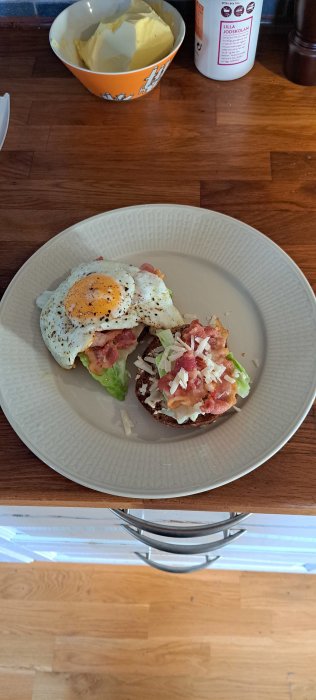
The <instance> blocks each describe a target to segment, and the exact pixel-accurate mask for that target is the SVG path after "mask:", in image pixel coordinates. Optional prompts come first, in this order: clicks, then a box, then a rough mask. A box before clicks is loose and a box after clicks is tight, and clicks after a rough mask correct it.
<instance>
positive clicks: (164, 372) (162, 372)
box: [155, 352, 166, 377]
mask: <svg viewBox="0 0 316 700" xmlns="http://www.w3.org/2000/svg"><path fill="white" fill-rule="evenodd" d="M162 356H163V352H161V353H160V355H157V357H156V358H155V360H156V367H157V370H158V374H159V377H163V376H164V374H166V370H165V369H162V367H160V362H161V358H162Z"/></svg>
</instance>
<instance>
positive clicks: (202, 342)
mask: <svg viewBox="0 0 316 700" xmlns="http://www.w3.org/2000/svg"><path fill="white" fill-rule="evenodd" d="M209 339H210V337H209V336H208V337H207V338H196V340H197V342H198V348H197V350H195V352H194V355H195V357H202V355H203V353H204V351H205V350H210V344H209V342H208V341H209Z"/></svg>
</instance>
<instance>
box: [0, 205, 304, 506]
mask: <svg viewBox="0 0 316 700" xmlns="http://www.w3.org/2000/svg"><path fill="white" fill-rule="evenodd" d="M98 259H100V260H99V261H98ZM101 259H103V261H105V262H103V261H102V260H101ZM144 263H147V264H149V265H150V266H152V268H150V267H149V268H147V270H146V266H145V268H144V267H143V265H144ZM89 265H90V267H91V265H92V267H93V266H94V267H93V270H92V268H91V269H90V267H89ZM102 265H103V266H104V265H105V266H106V271H105V273H106V274H107V275H110V277H111V280H112V287H111V295H110V296H109V297H107V298H108V300H109V305H110V306H111V304H112V302H113V304H114V301H115V299H116V297H115V293H116V292H115V284H116V283H115V280H118V278H119V275H120V274H122V270H123V271H124V274H125V277H124V279H123V277H121V278H120V280H119V281H118V282H117V284H118V285H121V287H122V285H123V287H122V288H124V298H123V301H122V304H121V310H119V311H115V313H114V316H115V315H116V317H118V318H121V319H122V318H125V325H124V324H123V326H124V328H125V334H126V337H128V333H129V334H130V329H131V328H132V327H133V328H134V326H136V325H137V324H136V321H137V323H139V322H140V323H141V324H142V326H141V327H140V331H142V330H143V327H145V328H146V327H148V326H149V325H151V326H153V325H155V324H154V323H153V322H152V319H153V317H152V313H153V307H152V309H151V310H150V311H148V306H147V305H146V303H145V302H144V299H146V298H148V299H149V297H148V296H147V297H146V294H147V292H148V284H149V285H150V280H151V279H152V278H153V277H155V275H153V274H151V273H150V270H151V269H152V270H153V271H155V273H156V271H158V272H160V271H162V272H163V273H164V280H163V281H162V280H161V278H160V277H158V276H157V277H156V281H157V285H158V287H157V288H159V289H160V297H159V299H158V300H157V297H156V296H155V294H156V292H155V293H152V290H151V295H150V299H151V300H152V303H154V301H155V304H156V306H157V307H158V309H159V311H158V313H167V315H168V314H170V313H172V314H173V313H174V314H175V321H174V323H173V325H171V326H170V325H169V327H174V326H175V325H178V320H179V316H178V315H177V314H179V315H180V319H181V316H182V318H183V319H184V321H185V323H187V324H188V325H189V324H190V319H199V321H200V322H201V324H202V326H203V325H204V326H207V324H213V326H214V318H215V319H217V318H218V319H220V321H221V323H222V324H223V326H224V327H225V329H227V330H228V332H229V336H228V341H227V343H228V347H229V349H230V350H231V351H232V352H233V353H234V357H235V358H238V361H239V363H240V364H241V365H242V370H243V372H244V373H245V374H243V375H242V376H243V377H244V378H245V377H246V376H249V377H250V391H249V393H248V392H245V393H244V394H239V395H237V396H236V397H235V396H234V397H233V400H232V401H231V406H230V407H229V410H227V411H226V412H224V413H223V414H221V415H218V416H217V417H216V420H214V421H212V422H210V421H204V422H202V423H201V425H200V426H199V427H197V426H196V425H195V426H194V425H193V422H191V423H190V421H187V422H182V424H179V425H177V424H175V425H170V422H169V423H168V421H159V420H154V418H155V417H157V416H153V415H152V413H153V411H152V412H150V411H148V410H145V407H144V405H142V401H140V400H139V398H140V397H139V396H138V398H137V396H136V394H135V383H136V385H137V382H139V377H140V375H141V373H142V371H143V370H145V371H146V366H147V369H148V364H149V370H148V371H149V372H150V362H151V361H152V363H153V364H154V362H155V352H154V357H153V358H151V359H150V357H149V356H148V355H146V352H147V351H146V347H147V346H148V345H149V343H150V342H152V340H153V338H152V337H148V335H146V334H144V333H142V332H140V334H139V339H138V340H139V341H140V342H139V344H138V345H137V340H135V345H133V346H131V347H130V351H129V352H128V353H126V358H127V359H126V358H125V359H126V367H127V371H128V375H129V376H128V375H127V374H126V377H128V385H127V383H126V391H127V393H126V397H125V400H118V398H115V391H114V394H113V391H112V394H111V393H108V391H107V390H105V387H104V386H102V385H101V383H100V381H93V379H92V378H91V376H90V372H91V365H90V371H89V372H87V368H86V365H85V363H84V362H83V361H81V362H80V360H78V358H77V360H76V363H75V365H76V366H75V368H74V369H71V366H72V364H73V361H72V360H70V361H69V364H68V365H67V362H68V360H69V357H70V354H69V347H70V346H69V336H68V335H67V334H66V335H65V333H66V330H65V329H67V328H68V326H67V323H68V321H67V320H66V321H65V324H66V325H64V326H62V328H63V332H62V333H60V332H59V331H58V332H57V335H58V333H59V335H58V337H59V341H60V342H59V350H58V351H56V346H55V345H54V344H53V346H52V347H50V346H49V342H50V341H48V340H47V336H48V335H50V334H51V333H54V330H56V328H60V325H59V326H58V323H59V321H60V319H61V316H60V308H61V307H59V306H58V304H57V305H56V304H55V302H54V298H53V297H52V296H50V295H49V294H47V295H46V297H45V295H44V296H43V293H46V292H48V291H51V290H56V289H57V288H58V289H60V287H59V285H61V289H64V287H63V285H64V284H66V283H65V280H67V278H69V275H70V271H71V270H74V269H75V270H76V269H77V268H78V269H80V270H85V273H83V272H82V274H80V275H79V277H78V275H77V277H76V276H75V278H74V279H72V281H71V283H69V284H68V287H67V289H66V288H65V289H66V291H64V293H63V294H62V296H61V297H60V300H59V301H60V303H61V304H64V306H65V308H66V309H67V314H68V317H69V318H71V314H74V315H75V314H76V304H77V299H78V295H77V296H76V294H77V292H78V290H79V291H80V290H82V288H83V287H82V285H85V284H86V281H85V277H86V279H89V277H87V275H91V272H93V274H94V278H95V279H96V278H97V275H98V274H99V271H100V269H101V267H102ZM95 266H96V267H95ZM129 266H132V267H129ZM140 270H142V271H141V272H139V271H140ZM148 270H149V272H148ZM133 271H134V272H133ZM103 272H104V271H103ZM139 275H140V276H139ZM130 279H132V280H133V281H132V282H130ZM113 280H114V282H113ZM134 283H135V284H136V287H135V284H134ZM76 285H77V286H76ZM130 285H132V287H131V286H130ZM133 285H134V286H133ZM142 285H143V286H142ZM131 288H132V290H134V291H132V292H131ZM135 288H136V292H135ZM74 290H75V292H74ZM142 290H144V291H142ZM168 290H172V293H171V295H170V292H169V291H168ZM89 293H90V292H89ZM98 293H99V292H98ZM133 294H136V296H137V299H138V302H137V304H138V306H137V304H136V306H137V308H138V311H137V309H136V312H137V313H136V316H137V318H136V316H135V319H136V320H135V322H134V321H133V322H132V321H131V316H130V315H129V314H131V313H132V311H131V308H132V307H130V311H129V310H128V309H129V304H130V302H129V299H131V298H132V295H133ZM39 298H40V300H41V303H38V304H36V300H38V299H39ZM89 298H90V297H89ZM135 298H136V297H134V299H135ZM162 298H163V299H167V300H168V309H167V311H166V310H164V311H162V309H163V308H164V307H163V304H162V302H161V299H162ZM49 299H51V301H50V302H49ZM113 300H114V301H113ZM153 300H154V301H153ZM89 303H90V302H89ZM98 303H99V302H98ZM148 303H149V302H148ZM45 304H46V306H45ZM49 304H50V306H49ZM113 304H112V305H113ZM134 305H135V304H134ZM39 306H41V308H42V309H43V308H44V309H46V313H45V314H44V316H43V311H42V316H41V309H40V308H39ZM136 306H135V308H136ZM78 308H79V307H78ZM113 308H114V307H113ZM47 309H49V313H48V311H47ZM170 310H171V312H170ZM110 311H111V309H109V310H108V314H110V316H109V318H110V325H108V327H107V329H108V330H109V332H111V330H112V329H113V328H114V327H115V324H114V325H113V323H114V321H113V318H112V316H111V313H112V312H111V313H110ZM112 311H113V309H112ZM58 312H59V313H58ZM85 313H86V311H85V310H84V309H83V307H80V314H81V315H82V314H83V316H81V323H80V327H79V326H78V324H77V326H78V327H77V328H76V338H78V337H79V336H80V338H82V337H83V336H84V337H86V336H87V334H88V335H89V329H88V326H87V325H86V324H87V323H88V322H87V321H86V317H85V316H84V314H85ZM137 314H138V315H137ZM120 315H121V316H120ZM40 316H41V324H40ZM43 317H45V318H46V320H47V319H48V321H47V324H46V326H45V329H44V325H45V324H44V322H43ZM165 318H166V317H165ZM168 318H169V317H168ZM56 319H57V322H56ZM111 319H112V320H111ZM212 319H213V321H212ZM0 321H1V328H0V336H1V346H2V348H8V349H9V351H8V352H3V351H2V353H1V401H2V408H3V410H4V413H5V415H6V417H7V419H8V420H9V422H10V424H11V426H12V427H13V429H14V430H15V432H16V433H17V434H18V436H19V437H20V439H21V440H22V441H23V442H24V443H25V444H26V445H27V446H28V447H29V449H30V450H31V451H32V452H33V453H34V454H35V455H36V456H37V457H38V458H39V459H41V460H42V461H43V462H44V463H45V464H47V465H48V466H49V467H51V468H53V469H55V470H56V471H57V472H59V473H61V474H63V475H64V476H66V477H68V478H69V479H71V480H73V481H75V482H77V483H80V484H82V485H84V486H87V487H90V488H92V489H95V490H98V491H103V492H108V493H112V494H117V495H121V496H134V497H142V498H168V497H174V496H180V495H189V494H193V493H198V492H201V491H206V490H209V489H212V488H215V487H218V486H220V485H223V484H225V483H228V482H230V481H233V480H234V479H237V478H239V477H241V476H243V475H244V474H247V473H248V472H250V471H251V470H253V469H255V468H256V467H259V466H260V465H261V464H263V463H264V462H265V461H266V460H268V459H269V458H270V457H271V456H272V455H273V454H275V453H276V452H277V451H278V450H279V449H280V448H282V446H283V445H284V444H285V443H286V442H287V441H288V440H289V439H290V438H291V436H292V435H293V434H294V432H295V431H296V430H297V429H298V427H299V426H300V424H301V423H302V421H303V420H304V418H305V416H306V414H307V412H308V411H309V409H310V407H311V405H312V402H313V400H314V397H315V388H316V353H315V347H316V305H315V299H314V295H313V292H312V290H311V288H310V286H309V284H308V282H307V280H306V279H305V277H304V275H303V274H302V272H301V271H300V270H299V268H298V267H297V266H296V265H295V263H294V262H293V261H292V260H291V258H289V257H288V256H287V255H286V254H285V253H284V252H283V251H282V249H281V248H279V247H278V246H277V245H276V244H274V243H273V242H272V241H271V240H270V239H269V238H267V237H266V236H264V235H263V234H261V233H259V232H258V231H256V230H255V229H253V228H251V227H250V226H248V225H246V224H244V223H242V222H240V221H237V220H235V219H232V218H230V217H227V216H225V215H223V214H219V213H216V212H212V211H208V210H203V209H198V208H195V207H189V206H180V205H164V204H161V205H145V206H135V207H128V208H125V209H117V210H114V211H109V212H106V213H104V214H99V215H97V216H95V217H93V218H91V219H87V220H86V221H82V222H80V223H78V224H76V225H74V226H72V227H70V228H68V229H67V230H66V231H63V232H61V233H60V234H59V235H57V236H55V237H54V238H52V239H51V240H50V241H49V242H48V243H46V244H45V245H44V246H42V247H41V248H40V249H39V250H38V251H37V252H36V253H35V254H34V255H33V256H32V257H31V258H30V259H29V260H28V261H27V262H26V263H25V264H24V265H23V267H22V268H21V269H20V270H19V271H18V273H17V274H16V276H15V277H14V279H13V280H12V282H11V284H10V285H9V287H8V289H7V291H6V293H5V295H4V297H3V300H2V305H1V317H0ZM62 322H63V320H61V321H60V323H62ZM160 322H161V324H163V322H162V321H161V318H160V319H159V323H160ZM176 322H177V323H176ZM56 323H57V325H56ZM159 323H158V325H159ZM215 323H216V321H215ZM43 324H44V325H43ZM50 324H52V325H50ZM54 324H55V325H54ZM202 326H201V327H202ZM89 327H90V326H89ZM120 327H121V326H120ZM165 327H166V325H165ZM167 328H168V323H167ZM207 328H209V329H210V325H208V326H207ZM92 330H93V327H92ZM99 330H104V327H103V328H102V329H101V328H99ZM127 331H128V332H127ZM78 332H79V336H78ZM91 332H92V331H91ZM63 334H64V336H63V337H62V335H63ZM99 335H100V333H99ZM204 335H205V334H204ZM53 337H55V335H54V336H53ZM65 338H66V348H65V346H64V345H63V342H64V341H65ZM208 339H209V338H208ZM189 341H190V338H189ZM89 342H91V341H89ZM181 342H182V343H183V342H184V340H183V338H182V337H181V338H180V339H179V337H178V339H177V343H176V345H177V346H178V347H177V352H178V355H181V350H179V343H180V344H181ZM209 342H211V341H210V340H209ZM67 343H68V345H67ZM191 343H193V345H192V344H191V346H190V342H189V346H188V348H187V349H186V352H189V351H190V347H191V351H192V347H193V349H194V341H191ZM198 343H199V345H198V350H197V351H196V354H197V355H199V354H200V355H203V353H204V355H205V353H207V348H209V347H210V346H209V345H208V340H207V339H205V338H204V339H203V338H199V339H198ZM76 347H77V346H75V349H73V351H72V352H73V353H75V355H74V358H73V359H75V357H76V355H77V354H79V352H78V353H77V350H76ZM83 347H87V345H86V346H84V345H82V343H81V345H80V343H79V345H78V350H82V349H83ZM196 347H197V346H196ZM302 347H304V352H302ZM54 348H55V350H54ZM61 349H63V351H65V352H64V357H67V358H68V359H67V360H64V362H60V352H61ZM161 350H164V347H160V351H161ZM156 354H157V353H156ZM204 355H203V357H204ZM140 357H141V358H146V357H147V358H148V357H149V360H148V361H146V360H143V362H144V363H145V365H142V361H141V362H140V361H139V359H138V360H137V358H140ZM175 357H176V355H175ZM56 360H57V361H56ZM90 361H91V357H90ZM135 361H136V363H137V366H135ZM218 362H219V361H218ZM124 366H125V365H124ZM218 366H219V365H218V364H217V365H215V369H218ZM66 367H67V368H66ZM227 367H228V365H227ZM227 367H226V370H225V368H224V369H223V370H222V374H219V376H220V381H223V377H226V379H227V382H228V383H230V384H234V377H237V379H236V381H237V384H238V378H239V377H240V372H239V370H238V364H237V365H236V367H237V371H236V367H235V369H234V367H233V368H232V371H233V370H234V372H235V374H232V376H231V377H229V376H228V375H229V370H228V369H227ZM212 368H214V365H212ZM167 370H168V367H167V366H166V370H165V371H167ZM224 371H226V374H223V373H224ZM227 373H228V374H227ZM179 376H180V379H179V381H178V384H177V385H175V386H176V389H177V388H179V382H180V380H181V381H182V384H181V387H182V386H183V387H186V383H184V384H183V382H187V375H185V374H183V371H182V375H179ZM227 377H228V378H227ZM94 378H95V377H94ZM158 381H159V378H158ZM227 382H226V383H227ZM234 386H236V382H235V384H234ZM181 387H180V389H181ZM127 388H128V390H127ZM138 388H139V385H138ZM124 393H125V392H124ZM180 393H181V392H180ZM143 394H144V395H145V391H144V392H143ZM119 398H120V399H122V398H123V396H120V397H119ZM236 399H237V403H235V400H236ZM159 405H160V404H159ZM147 408H148V406H147ZM236 408H237V410H236ZM174 422H175V421H174ZM280 478H282V476H281V475H280Z"/></svg>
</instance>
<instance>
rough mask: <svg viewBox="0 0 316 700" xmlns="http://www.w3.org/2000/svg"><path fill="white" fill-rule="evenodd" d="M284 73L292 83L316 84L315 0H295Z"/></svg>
mask: <svg viewBox="0 0 316 700" xmlns="http://www.w3.org/2000/svg"><path fill="white" fill-rule="evenodd" d="M294 22H295V24H294V30H293V31H292V32H291V33H290V35H289V40H288V49H287V53H286V56H285V66H284V70H285V75H286V77H287V78H289V80H291V81H292V82H293V83H299V84H300V85H316V0H296V2H295V9H294Z"/></svg>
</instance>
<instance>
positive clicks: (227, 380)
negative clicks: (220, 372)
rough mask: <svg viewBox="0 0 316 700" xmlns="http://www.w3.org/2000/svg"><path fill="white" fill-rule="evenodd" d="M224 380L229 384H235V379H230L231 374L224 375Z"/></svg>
mask: <svg viewBox="0 0 316 700" xmlns="http://www.w3.org/2000/svg"><path fill="white" fill-rule="evenodd" d="M224 379H226V382H229V383H230V384H235V379H234V377H230V376H229V374H224Z"/></svg>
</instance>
